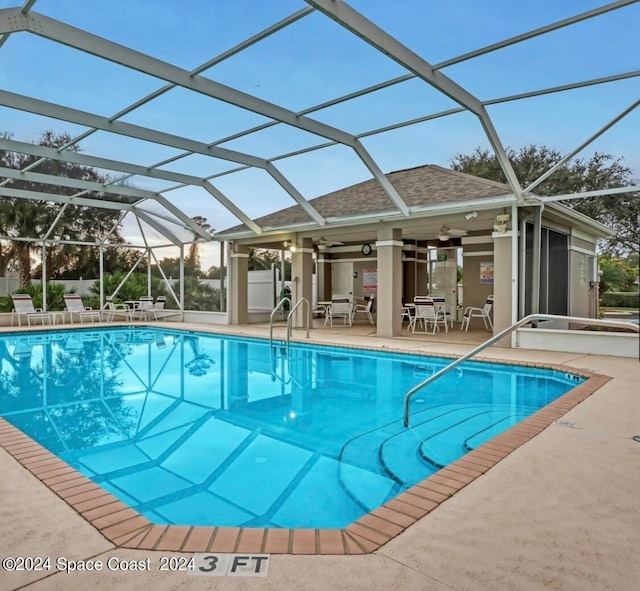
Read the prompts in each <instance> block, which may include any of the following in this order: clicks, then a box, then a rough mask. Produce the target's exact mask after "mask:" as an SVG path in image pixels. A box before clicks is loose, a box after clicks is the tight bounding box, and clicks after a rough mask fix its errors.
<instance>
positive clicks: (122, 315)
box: [102, 296, 132, 322]
mask: <svg viewBox="0 0 640 591" xmlns="http://www.w3.org/2000/svg"><path fill="white" fill-rule="evenodd" d="M102 317H103V319H104V320H108V321H109V322H113V321H114V320H116V319H122V320H131V319H132V315H131V309H130V308H129V306H127V304H116V303H115V302H114V301H113V298H112V296H107V301H106V302H105V304H104V307H103V308H102Z"/></svg>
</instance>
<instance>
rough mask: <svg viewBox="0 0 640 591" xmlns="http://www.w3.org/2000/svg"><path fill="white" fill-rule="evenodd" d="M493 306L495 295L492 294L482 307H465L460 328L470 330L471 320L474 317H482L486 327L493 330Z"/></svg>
mask: <svg viewBox="0 0 640 591" xmlns="http://www.w3.org/2000/svg"><path fill="white" fill-rule="evenodd" d="M492 307H493V296H492V295H490V296H489V297H488V298H487V300H486V301H485V303H484V307H482V308H474V307H472V306H468V307H466V308H465V309H464V313H463V315H462V325H461V326H460V330H462V329H464V331H465V332H468V331H469V322H470V321H471V319H472V318H482V320H483V321H484V327H485V328H486V329H487V330H491V331H493V323H492V322H491V308H492ZM465 326H466V328H465Z"/></svg>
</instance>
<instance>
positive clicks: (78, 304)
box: [64, 293, 101, 324]
mask: <svg viewBox="0 0 640 591" xmlns="http://www.w3.org/2000/svg"><path fill="white" fill-rule="evenodd" d="M64 305H65V306H66V308H67V310H66V311H67V312H69V318H70V320H71V324H73V315H74V314H77V316H78V318H79V319H80V322H81V323H82V324H84V319H85V318H90V319H91V322H95V321H96V319H97V320H98V322H100V320H101V317H100V311H99V310H93V309H92V308H89V307H86V306H85V305H84V304H83V303H82V298H81V297H80V296H79V295H78V294H77V293H65V294H64Z"/></svg>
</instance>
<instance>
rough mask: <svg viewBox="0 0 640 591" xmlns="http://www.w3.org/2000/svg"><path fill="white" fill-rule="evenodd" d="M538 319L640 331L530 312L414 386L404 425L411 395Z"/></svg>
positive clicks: (628, 324)
mask: <svg viewBox="0 0 640 591" xmlns="http://www.w3.org/2000/svg"><path fill="white" fill-rule="evenodd" d="M536 320H562V321H564V322H573V323H575V324H585V325H593V326H611V327H614V328H628V329H630V330H634V331H635V332H640V326H639V325H638V324H634V323H633V322H623V321H620V320H604V319H600V318H578V317H576V316H556V315H554V314H529V316H525V317H524V318H523V319H522V320H518V322H516V323H514V324H512V325H511V326H509V327H507V328H505V329H504V330H503V331H501V332H499V333H498V334H497V335H495V336H493V337H491V338H490V339H489V340H488V341H485V342H484V343H482V345H479V346H477V347H476V348H475V349H472V350H471V351H469V352H468V353H466V354H465V355H463V356H462V357H460V358H459V359H456V360H455V361H453V362H451V363H450V364H449V365H447V366H445V367H443V368H442V369H441V370H440V371H437V372H436V373H434V374H433V375H432V376H429V377H428V378H427V379H426V380H424V381H422V382H420V383H419V384H418V385H416V386H414V387H413V388H411V390H409V391H408V392H407V393H406V394H405V395H404V412H403V418H404V426H405V427H408V426H409V403H410V402H411V397H412V396H413V395H414V394H415V393H416V392H418V391H420V390H422V389H423V388H425V387H426V386H428V385H429V384H430V383H431V382H433V381H435V380H437V379H438V378H439V377H441V376H443V375H444V374H446V373H448V372H450V371H451V370H452V369H455V368H456V367H458V365H460V364H461V363H464V362H465V361H467V360H468V359H471V357H473V356H474V355H476V354H477V353H480V352H481V351H484V350H485V349H486V348H487V347H490V346H491V345H493V344H494V343H496V342H497V341H499V340H500V339H502V338H504V337H506V336H507V335H509V334H511V333H512V332H513V331H514V330H517V329H519V328H522V327H523V326H524V325H525V324H531V323H532V322H535V321H536Z"/></svg>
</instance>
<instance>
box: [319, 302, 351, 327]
mask: <svg viewBox="0 0 640 591" xmlns="http://www.w3.org/2000/svg"><path fill="white" fill-rule="evenodd" d="M351 309H352V305H351V300H350V299H349V296H345V295H334V296H332V297H331V305H330V306H327V317H326V319H325V321H324V323H325V324H329V325H330V326H333V319H334V318H342V323H343V324H344V325H345V326H346V325H347V323H348V324H349V326H352V324H353V318H352V315H351Z"/></svg>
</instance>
